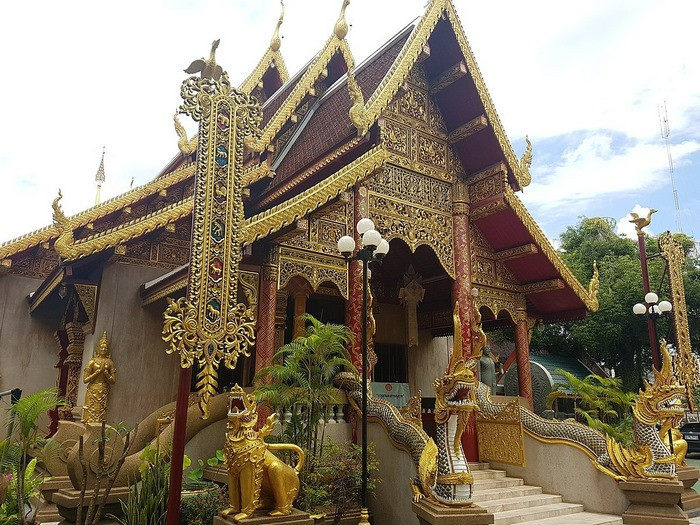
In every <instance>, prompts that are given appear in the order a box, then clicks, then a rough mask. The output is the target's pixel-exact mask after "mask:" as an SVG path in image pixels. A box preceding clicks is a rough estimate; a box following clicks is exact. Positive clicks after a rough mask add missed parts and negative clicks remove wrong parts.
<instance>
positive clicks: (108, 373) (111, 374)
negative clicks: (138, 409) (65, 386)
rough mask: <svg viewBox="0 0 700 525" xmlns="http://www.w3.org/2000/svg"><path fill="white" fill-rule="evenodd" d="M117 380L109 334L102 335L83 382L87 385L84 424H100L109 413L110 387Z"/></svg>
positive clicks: (86, 369)
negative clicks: (110, 349) (108, 398)
mask: <svg viewBox="0 0 700 525" xmlns="http://www.w3.org/2000/svg"><path fill="white" fill-rule="evenodd" d="M116 380H117V369H116V368H115V367H114V361H112V359H111V357H110V351H109V340H108V339H107V332H105V333H104V334H102V337H101V338H100V341H99V343H97V349H96V350H95V353H94V355H93V356H92V359H90V362H89V363H88V365H87V366H86V367H85V376H84V378H83V381H84V382H85V383H87V385H88V387H87V392H86V394H85V406H84V407H83V423H100V422H102V421H104V420H105V415H106V413H107V396H108V395H109V385H113V384H114V382H115V381H116Z"/></svg>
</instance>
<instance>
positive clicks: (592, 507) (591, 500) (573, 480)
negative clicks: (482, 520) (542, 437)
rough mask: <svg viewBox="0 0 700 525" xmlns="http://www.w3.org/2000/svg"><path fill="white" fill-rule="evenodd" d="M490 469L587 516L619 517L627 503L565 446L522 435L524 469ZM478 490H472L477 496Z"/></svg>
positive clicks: (615, 487)
mask: <svg viewBox="0 0 700 525" xmlns="http://www.w3.org/2000/svg"><path fill="white" fill-rule="evenodd" d="M491 466H492V468H496V469H502V470H505V471H506V472H507V473H508V475H509V476H513V477H518V478H523V479H524V480H525V483H527V484H528V485H538V486H540V487H542V489H543V490H544V492H548V493H550V494H561V496H562V497H563V498H564V501H566V502H568V503H580V504H582V505H583V506H584V508H585V510H586V511H588V512H600V513H604V514H614V515H616V516H621V515H622V513H623V512H625V510H626V509H627V507H628V506H629V504H630V502H629V500H628V499H627V498H626V497H625V495H624V493H623V492H622V491H621V490H620V489H619V487H618V485H617V482H616V481H615V480H614V479H612V478H611V477H609V476H606V475H605V474H603V473H602V472H600V471H598V470H597V469H596V468H595V467H594V466H593V463H592V462H591V460H590V458H589V457H588V456H587V455H586V454H585V453H584V452H583V451H581V450H578V449H577V448H575V447H572V446H569V445H560V444H545V443H541V442H539V441H537V440H536V439H534V438H532V437H530V436H528V435H525V467H524V468H523V467H517V466H514V465H506V464H503V463H494V462H491ZM478 490H479V486H478V485H475V486H474V492H475V493H476V492H478Z"/></svg>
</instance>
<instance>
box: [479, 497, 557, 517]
mask: <svg viewBox="0 0 700 525" xmlns="http://www.w3.org/2000/svg"><path fill="white" fill-rule="evenodd" d="M561 502H562V497H561V496H559V495H556V494H530V495H529V496H518V497H514V498H504V499H494V500H490V501H485V502H484V503H483V504H482V505H481V506H482V507H485V508H486V509H488V511H489V512H494V513H496V512H504V511H507V510H517V509H526V508H530V507H541V506H543V505H551V504H553V503H561Z"/></svg>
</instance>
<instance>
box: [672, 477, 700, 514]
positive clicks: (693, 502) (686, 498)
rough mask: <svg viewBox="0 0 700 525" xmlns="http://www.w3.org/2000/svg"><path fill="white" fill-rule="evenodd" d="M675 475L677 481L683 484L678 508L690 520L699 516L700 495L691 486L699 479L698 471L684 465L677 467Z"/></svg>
mask: <svg viewBox="0 0 700 525" xmlns="http://www.w3.org/2000/svg"><path fill="white" fill-rule="evenodd" d="M676 474H678V481H680V482H681V483H683V494H682V495H681V503H680V507H681V508H682V509H683V511H684V512H685V513H686V514H687V515H688V517H690V518H694V517H696V516H700V494H698V493H697V492H696V491H695V489H693V485H695V483H696V482H697V481H698V478H700V470H698V469H697V468H695V467H691V466H689V465H686V466H685V467H678V468H677V469H676Z"/></svg>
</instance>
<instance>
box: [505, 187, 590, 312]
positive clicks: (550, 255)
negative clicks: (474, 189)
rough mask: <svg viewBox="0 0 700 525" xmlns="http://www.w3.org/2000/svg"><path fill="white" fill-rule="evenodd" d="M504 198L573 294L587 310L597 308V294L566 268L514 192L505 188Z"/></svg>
mask: <svg viewBox="0 0 700 525" xmlns="http://www.w3.org/2000/svg"><path fill="white" fill-rule="evenodd" d="M504 198H505V201H506V203H507V204H508V206H509V207H510V208H511V209H512V210H513V212H514V213H515V214H516V215H517V216H518V219H520V221H521V222H522V224H523V225H524V226H525V228H526V229H527V231H528V232H529V234H530V235H531V236H532V239H533V240H534V242H535V244H536V245H537V247H538V248H539V250H540V252H541V253H542V254H544V256H545V257H546V258H547V259H548V260H549V262H550V263H551V264H552V266H554V268H555V269H556V270H557V272H558V273H559V275H560V276H561V278H562V279H563V282H564V283H566V285H567V286H568V287H569V288H570V289H571V290H572V291H573V292H574V294H576V296H577V297H578V298H579V300H580V301H581V303H583V305H584V306H585V307H586V309H588V310H589V311H596V310H597V309H598V298H597V295H595V294H594V295H590V294H589V293H588V291H587V290H586V289H585V288H584V287H583V285H582V284H581V283H580V282H579V280H578V279H577V278H576V277H575V276H574V274H573V273H571V270H570V269H569V268H568V266H566V264H565V263H564V261H562V259H561V257H560V256H559V254H558V253H557V251H556V250H555V249H554V247H553V246H552V243H551V242H549V239H548V238H547V236H546V235H545V234H544V232H543V231H542V229H541V228H540V227H539V225H538V224H537V222H535V219H533V218H532V215H530V212H529V211H528V210H527V208H526V207H525V205H524V204H523V203H522V201H521V200H520V199H519V198H518V196H517V195H516V194H515V192H514V191H513V190H512V189H511V188H506V191H505V194H504ZM539 291H544V290H539ZM530 293H536V291H534V290H533V291H531V292H530Z"/></svg>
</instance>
